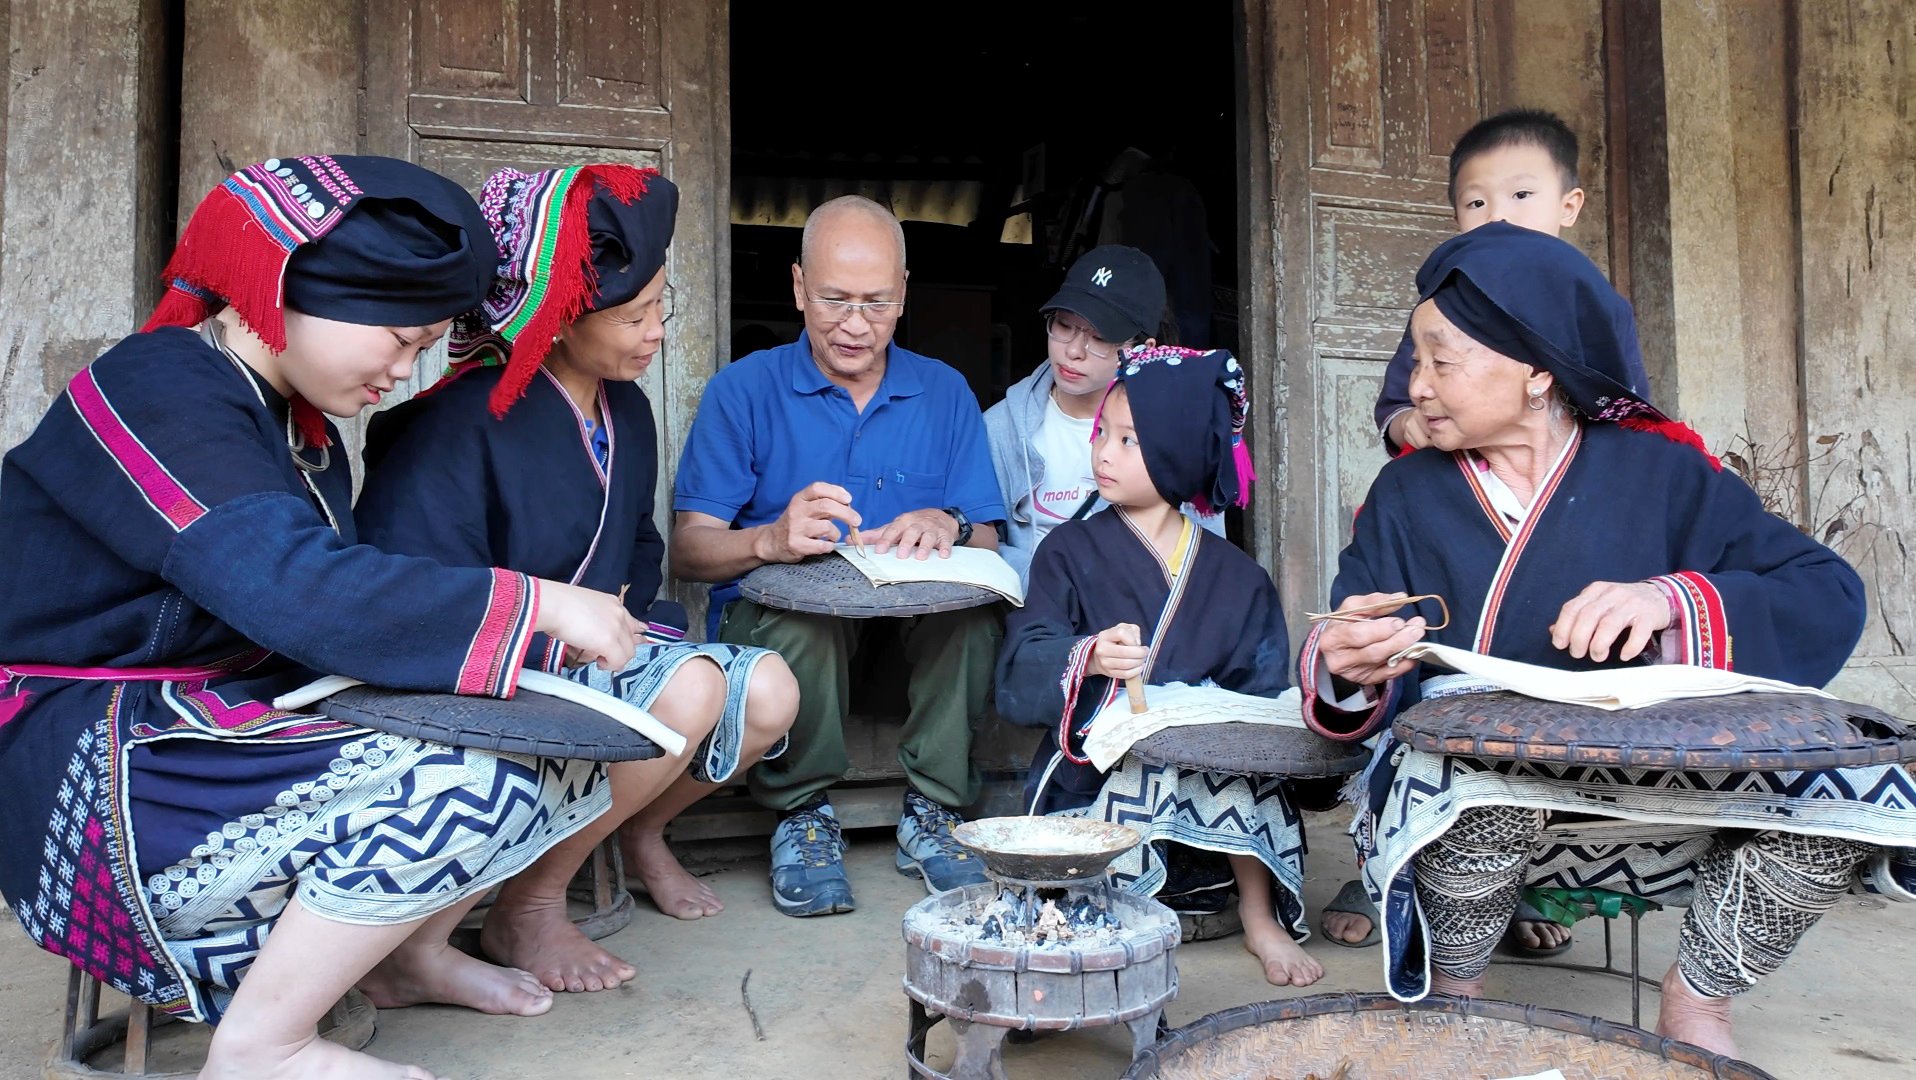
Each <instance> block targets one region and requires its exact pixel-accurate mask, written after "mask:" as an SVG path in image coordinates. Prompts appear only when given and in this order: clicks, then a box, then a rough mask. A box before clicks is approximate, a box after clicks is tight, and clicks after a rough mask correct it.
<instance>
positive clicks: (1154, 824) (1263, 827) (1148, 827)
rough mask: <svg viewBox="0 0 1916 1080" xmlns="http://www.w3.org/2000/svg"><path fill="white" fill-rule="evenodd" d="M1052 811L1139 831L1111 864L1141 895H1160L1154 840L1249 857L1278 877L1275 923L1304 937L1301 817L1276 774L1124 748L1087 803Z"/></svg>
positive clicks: (1162, 873)
mask: <svg viewBox="0 0 1916 1080" xmlns="http://www.w3.org/2000/svg"><path fill="white" fill-rule="evenodd" d="M1058 815H1059V816H1061V817H1088V818H1091V819H1093V820H1098V821H1112V822H1117V823H1118V824H1121V825H1129V826H1131V827H1132V828H1134V829H1136V830H1138V832H1139V833H1142V834H1143V836H1144V841H1145V842H1144V843H1142V844H1139V845H1138V846H1137V847H1135V848H1132V849H1131V850H1130V851H1128V852H1125V853H1124V854H1123V855H1120V856H1119V857H1118V858H1117V860H1116V861H1114V862H1113V863H1112V864H1111V872H1112V876H1113V878H1114V879H1115V880H1116V883H1117V885H1118V887H1119V888H1121V889H1124V890H1125V891H1126V892H1132V893H1137V894H1139V895H1142V896H1156V895H1158V893H1159V891H1160V890H1162V889H1163V888H1164V886H1165V882H1166V880H1167V878H1168V877H1169V876H1170V870H1171V868H1170V867H1167V866H1166V865H1165V857H1164V848H1165V845H1164V844H1160V843H1158V841H1169V842H1170V843H1171V844H1181V845H1183V846H1185V847H1190V848H1197V849H1200V850H1202V851H1213V852H1218V853H1220V854H1224V855H1254V856H1256V857H1257V859H1258V861H1259V862H1262V863H1263V864H1264V865H1265V866H1266V867H1268V868H1269V869H1270V871H1271V875H1272V876H1273V877H1275V878H1276V879H1277V884H1278V888H1277V889H1276V890H1275V894H1276V900H1277V921H1278V924H1279V925H1281V926H1283V927H1284V928H1285V929H1287V930H1289V931H1290V934H1291V937H1292V938H1293V939H1295V940H1297V941H1304V940H1305V939H1307V938H1309V937H1310V927H1309V925H1308V924H1307V923H1306V922H1305V919H1304V901H1303V896H1304V822H1303V819H1302V818H1301V817H1300V816H1299V815H1298V813H1297V810H1296V808H1295V807H1293V806H1292V805H1291V801H1290V799H1289V798H1287V797H1286V796H1285V794H1284V784H1283V781H1282V780H1279V779H1277V778H1274V777H1259V778H1255V779H1251V778H1246V777H1242V776H1225V775H1222V774H1220V773H1208V772H1199V771H1196V770H1190V769H1180V768H1177V767H1175V766H1171V765H1150V764H1146V763H1144V762H1142V761H1139V760H1138V759H1137V758H1136V757H1134V756H1131V755H1129V754H1127V755H1125V757H1124V759H1123V760H1122V761H1120V762H1119V763H1118V765H1117V767H1116V768H1114V769H1113V770H1111V773H1110V775H1109V776H1107V777H1106V778H1105V781H1104V787H1102V788H1100V789H1099V790H1098V794H1097V797H1096V798H1095V799H1093V800H1092V801H1091V803H1090V804H1089V805H1086V806H1082V807H1079V808H1077V809H1074V810H1062V811H1059V812H1058ZM1171 851H1172V852H1174V853H1175V851H1176V849H1175V848H1171ZM1173 857H1174V858H1175V855H1173Z"/></svg>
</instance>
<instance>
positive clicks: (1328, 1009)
mask: <svg viewBox="0 0 1916 1080" xmlns="http://www.w3.org/2000/svg"><path fill="white" fill-rule="evenodd" d="M1340 1067H1347V1072H1346V1073H1345V1074H1344V1080H1403V1078H1407V1077H1432V1076H1435V1077H1443V1078H1444V1080H1499V1078H1502V1077H1513V1076H1530V1075H1532V1074H1535V1073H1539V1072H1543V1071H1545V1070H1547V1069H1557V1070H1560V1071H1561V1072H1562V1073H1563V1075H1564V1077H1565V1080H1611V1078H1614V1077H1631V1078H1633V1080H1706V1078H1716V1080H1774V1078H1773V1077H1771V1076H1770V1074H1768V1073H1766V1072H1763V1071H1762V1070H1760V1069H1758V1068H1756V1067H1755V1066H1753V1065H1749V1064H1746V1063H1744V1062H1741V1061H1734V1060H1732V1059H1730V1058H1726V1057H1718V1056H1716V1055H1713V1054H1711V1053H1709V1052H1708V1051H1706V1050H1703V1049H1700V1048H1698V1047H1695V1046H1691V1045H1689V1044H1688V1043H1680V1042H1675V1041H1672V1040H1666V1039H1662V1038H1659V1037H1658V1036H1656V1035H1653V1034H1651V1033H1650V1032H1647V1031H1644V1030H1642V1029H1641V1028H1633V1027H1627V1026H1625V1025H1623V1024H1613V1023H1611V1022H1609V1021H1607V1020H1599V1019H1597V1018H1595V1017H1591V1016H1579V1015H1577V1014H1576V1013H1567V1012H1559V1011H1557V1010H1555V1009H1540V1008H1537V1007H1535V1006H1530V1005H1516V1004H1512V1003H1510V1002H1507V1001H1469V1000H1463V999H1459V998H1430V999H1427V1000H1425V1001H1422V1002H1419V1003H1417V1004H1415V1005H1405V1004H1402V1003H1401V1002H1398V1001H1396V1000H1394V999H1392V998H1390V997H1389V996H1387V995H1384V994H1321V995H1318V996H1315V997H1303V998H1291V999H1288V1000H1285V1001H1266V1002H1262V1003H1259V1004H1256V1005H1240V1006H1238V1007H1237V1008H1235V1009H1226V1010H1224V1011H1223V1012H1217V1013H1212V1014H1211V1015H1209V1016H1207V1017H1205V1018H1203V1019H1202V1020H1199V1021H1197V1022H1195V1023H1192V1024H1187V1025H1185V1026H1184V1027H1181V1028H1179V1029H1177V1030H1176V1031H1173V1032H1172V1033H1171V1034H1170V1035H1169V1036H1167V1037H1166V1038H1164V1039H1163V1040H1162V1041H1160V1042H1158V1043H1157V1044H1156V1045H1154V1046H1152V1047H1150V1048H1149V1049H1147V1050H1145V1051H1144V1053H1143V1054H1141V1055H1139V1056H1138V1059H1137V1060H1136V1061H1135V1062H1134V1063H1133V1064H1132V1066H1131V1070H1130V1071H1129V1072H1127V1073H1125V1074H1124V1075H1125V1080H1305V1078H1306V1077H1310V1076H1316V1077H1318V1078H1319V1080H1330V1078H1331V1077H1332V1076H1334V1075H1336V1074H1337V1071H1338V1069H1339V1068H1340Z"/></svg>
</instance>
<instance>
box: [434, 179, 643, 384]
mask: <svg viewBox="0 0 1916 1080" xmlns="http://www.w3.org/2000/svg"><path fill="white" fill-rule="evenodd" d="M479 207H480V211H481V213H483V214H484V215H485V219H486V223H487V224H488V225H489V226H490V227H491V229H492V236H493V239H494V240H495V241H497V242H498V245H499V265H498V268H497V275H496V277H495V280H494V281H493V283H492V290H491V291H490V292H489V293H487V294H486V299H485V304H484V305H483V307H481V308H480V310H478V311H476V312H473V313H471V314H470V315H468V316H466V317H464V318H462V319H460V320H459V321H458V322H457V323H455V324H454V325H453V328H452V334H451V336H450V342H449V352H450V354H451V357H452V360H453V363H454V367H455V368H456V369H460V370H463V369H465V368H467V367H472V366H477V365H497V364H503V365H505V369H506V373H505V377H504V378H501V379H500V380H499V385H498V386H496V387H494V388H493V390H492V398H491V401H490V403H489V404H490V405H491V408H492V414H493V415H494V416H504V415H505V414H506V411H507V410H508V409H510V408H512V403H513V402H515V401H517V400H519V398H520V397H522V396H524V394H525V392H526V386H527V384H529V383H530V382H531V381H532V376H533V374H534V373H535V372H537V371H538V370H539V365H541V364H543V363H545V359H546V354H547V353H549V352H551V351H552V345H553V343H554V342H556V341H558V340H559V332H560V331H562V330H564V329H565V328H566V327H567V326H569V325H571V324H572V322H573V321H574V320H576V319H578V318H579V316H581V315H585V314H587V313H589V312H593V311H602V310H604V309H606V308H611V307H617V306H619V305H620V304H623V303H626V302H627V301H630V300H631V299H632V298H633V297H635V296H637V295H638V294H639V291H640V290H641V289H643V288H645V286H646V284H647V283H648V282H650V281H651V280H652V279H653V278H654V277H656V276H658V272H659V271H660V270H661V269H663V268H664V266H665V249H666V246H667V245H669V244H670V243H671V242H672V227H673V223H674V221H675V219H676V218H677V216H678V208H679V189H678V187H677V186H676V185H674V184H673V183H672V181H670V180H667V179H666V178H665V177H663V176H660V175H659V174H658V171H657V170H656V169H641V168H638V167H636V166H632V165H575V166H573V167H571V168H566V169H548V170H546V171H545V172H536V173H523V172H520V171H519V170H517V169H501V170H499V171H498V172H496V173H494V174H493V175H492V178H491V179H490V180H487V181H486V185H485V187H484V188H483V189H481V191H480V194H479Z"/></svg>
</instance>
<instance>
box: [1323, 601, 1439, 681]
mask: <svg viewBox="0 0 1916 1080" xmlns="http://www.w3.org/2000/svg"><path fill="white" fill-rule="evenodd" d="M1407 599H1409V596H1408V594H1406V593H1366V594H1364V595H1362V596H1349V597H1345V598H1344V602H1343V603H1342V604H1340V605H1338V608H1337V610H1339V611H1351V610H1355V609H1358V608H1366V607H1382V605H1384V604H1386V603H1388V602H1389V601H1391V600H1407ZM1387 611H1388V609H1386V610H1385V611H1379V612H1378V613H1377V614H1376V615H1373V616H1369V617H1365V618H1359V619H1354V620H1352V621H1349V622H1343V621H1333V622H1328V623H1325V624H1324V632H1323V633H1322V634H1319V635H1318V638H1317V655H1318V656H1320V657H1322V658H1323V660H1324V664H1325V666H1326V667H1328V668H1330V672H1331V674H1332V675H1335V676H1337V677H1338V678H1340V679H1345V680H1348V681H1350V682H1354V683H1356V684H1358V685H1359V686H1376V685H1377V684H1378V683H1382V682H1387V681H1389V680H1391V679H1394V678H1396V677H1397V676H1399V675H1402V674H1404V673H1406V672H1408V671H1410V669H1411V668H1413V667H1416V666H1417V664H1416V661H1414V660H1405V661H1401V662H1399V663H1396V664H1393V663H1391V662H1390V658H1391V657H1393V656H1395V655H1397V654H1398V653H1400V652H1402V651H1404V650H1405V649H1408V648H1410V647H1411V646H1412V645H1415V644H1417V643H1418V642H1419V641H1422V640H1424V619H1423V616H1421V615H1419V616H1417V617H1415V618H1411V619H1399V618H1396V617H1395V616H1390V615H1388V614H1387Z"/></svg>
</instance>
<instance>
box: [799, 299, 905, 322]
mask: <svg viewBox="0 0 1916 1080" xmlns="http://www.w3.org/2000/svg"><path fill="white" fill-rule="evenodd" d="M805 299H806V300H807V301H808V302H810V303H812V304H815V305H817V306H818V312H819V314H821V315H823V316H824V317H825V321H826V322H828V323H830V324H831V325H833V326H836V325H838V324H839V323H842V322H844V321H845V320H846V319H849V318H851V317H852V315H853V314H854V313H856V314H859V315H863V316H864V317H865V321H866V322H868V323H888V322H893V321H896V320H897V318H898V316H900V315H902V314H904V311H905V302H904V301H903V300H872V301H868V302H866V303H862V304H856V303H853V302H852V301H850V300H827V299H825V298H824V297H820V296H807V297H806V298H805Z"/></svg>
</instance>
